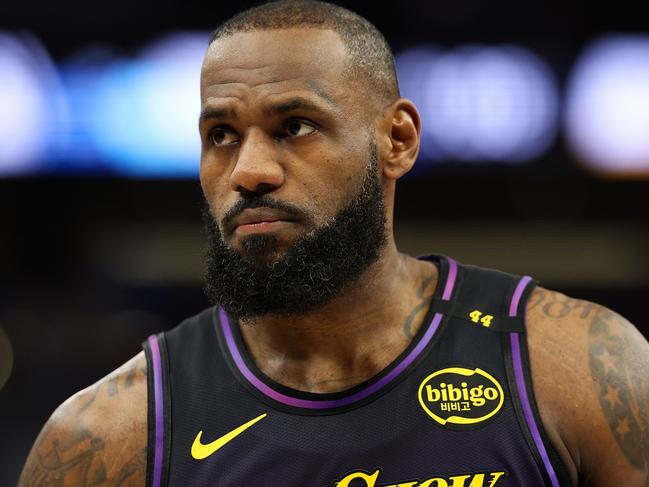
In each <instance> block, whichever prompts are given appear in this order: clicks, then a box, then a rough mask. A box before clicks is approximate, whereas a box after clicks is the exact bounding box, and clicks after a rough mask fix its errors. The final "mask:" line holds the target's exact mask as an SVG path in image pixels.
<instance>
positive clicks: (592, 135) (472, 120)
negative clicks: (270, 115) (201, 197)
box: [0, 32, 649, 178]
mask: <svg viewBox="0 0 649 487" xmlns="http://www.w3.org/2000/svg"><path fill="white" fill-rule="evenodd" d="M208 36H209V34H208V33H205V32H200V33H187V32H175V33H169V34H167V35H165V36H163V37H162V38H160V39H158V40H156V41H154V42H152V43H151V44H149V45H147V46H145V47H144V48H143V49H141V50H140V51H138V52H137V53H136V54H135V55H134V56H131V57H128V58H127V57H125V56H124V55H120V54H118V53H116V52H115V51H114V49H113V48H111V47H110V46H89V47H85V48H83V49H81V50H80V51H79V52H78V53H77V54H76V55H74V56H72V57H69V58H67V59H66V60H64V61H63V62H62V63H61V64H60V66H59V67H58V69H57V67H55V66H54V64H53V63H52V61H51V60H50V59H49V57H48V55H47V53H46V51H45V49H44V48H43V47H42V46H41V45H40V44H39V43H38V41H36V40H35V39H34V38H33V37H31V36H30V35H25V34H21V35H20V36H17V35H13V34H8V33H3V32H0V80H1V84H0V108H1V109H0V176H16V175H18V176H20V175H34V174H36V175H44V174H45V175H46V174H55V173H62V172H63V173H65V172H68V173H73V174H74V173H83V174H85V173H89V174H118V175H122V176H126V177H133V178H159V177H163V178H196V177H197V175H198V168H199V157H200V139H199V135H198V130H197V117H198V114H199V110H200V96H199V76H200V67H201V63H202V59H203V55H204V53H205V50H206V48H207V39H208ZM396 65H397V73H398V78H399V85H400V87H401V92H402V95H403V96H405V97H407V98H410V99H412V100H413V101H414V102H415V104H416V105H417V107H418V108H419V110H420V113H421V116H422V146H421V157H420V163H419V164H418V165H417V168H422V167H426V166H431V165H432V163H441V162H443V163H446V164H458V163H459V164H463V163H470V164H480V163H494V162H495V163H511V164H520V163H524V162H526V161H530V160H534V159H536V158H538V157H540V156H542V155H543V154H545V153H546V152H547V151H548V149H549V148H550V147H551V146H552V144H553V143H554V142H555V140H556V135H557V132H558V125H559V117H560V116H559V113H560V112H561V111H562V110H564V113H565V116H564V120H563V123H564V125H563V127H564V130H565V134H566V138H567V141H568V144H569V146H570V148H571V149H572V150H573V151H574V153H575V154H576V156H577V158H578V159H579V160H580V161H582V162H583V163H584V164H586V165H587V166H588V167H590V168H592V169H594V170H595V171H596V172H599V173H603V174H611V175H615V176H625V175H638V174H649V36H647V35H644V36H609V37H605V38H602V39H600V40H598V41H596V42H595V43H593V44H592V45H591V46H590V47H589V48H587V49H586V50H585V52H584V53H583V55H582V56H581V57H580V59H579V60H578V62H577V64H576V66H575V69H574V70H573V72H572V74H571V76H570V79H569V82H568V88H567V93H566V97H565V107H562V106H561V100H560V96H559V92H558V82H557V80H556V77H555V74H554V73H553V72H552V70H551V68H550V67H549V66H548V65H547V63H546V62H545V61H543V60H542V59H540V58H539V57H538V56H537V55H536V54H534V53H532V52H531V51H530V50H528V49H526V48H524V47H523V46H518V45H501V46H486V45H461V46H458V47H457V48H454V49H450V50H448V49H442V48H441V47H439V46H431V45H417V46H413V47H412V48H411V49H407V50H404V51H402V52H400V53H399V54H398V55H397V57H396Z"/></svg>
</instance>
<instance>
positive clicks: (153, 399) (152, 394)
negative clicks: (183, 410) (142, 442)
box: [142, 333, 171, 487]
mask: <svg viewBox="0 0 649 487" xmlns="http://www.w3.org/2000/svg"><path fill="white" fill-rule="evenodd" d="M142 348H143V349H144V354H145V356H146V369H147V458H146V487H166V486H167V484H168V477H169V455H170V453H171V451H170V446H171V445H170V442H171V430H170V427H171V401H170V397H169V396H170V394H169V391H170V388H169V360H168V356H167V345H166V340H165V337H164V334H162V333H159V334H158V335H151V336H150V337H149V338H148V339H147V340H146V341H145V342H144V343H143V344H142Z"/></svg>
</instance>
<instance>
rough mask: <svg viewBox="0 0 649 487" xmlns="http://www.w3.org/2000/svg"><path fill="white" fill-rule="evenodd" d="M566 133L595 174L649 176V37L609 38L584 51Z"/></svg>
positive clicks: (570, 91) (568, 108)
mask: <svg viewBox="0 0 649 487" xmlns="http://www.w3.org/2000/svg"><path fill="white" fill-rule="evenodd" d="M565 130H566V135H567V139H568V142H569V143H570V145H571V147H572V149H573V150H574V152H575V153H576V154H577V156H578V157H579V158H580V159H581V160H582V162H583V163H584V164H586V165H587V166H588V167H590V168H592V169H594V170H595V171H597V172H602V173H606V174H610V175H613V176H624V175H637V174H639V173H644V174H649V36H646V35H645V36H612V37H605V38H602V39H600V40H597V41H595V42H594V43H593V44H592V45H591V46H589V47H588V48H587V49H586V50H585V52H584V53H583V54H582V55H581V57H580V58H579V60H578V62H577V65H576V67H575V68H574V71H573V73H572V75H571V78H570V81H569V84H568V91H567V99H566V115H565Z"/></svg>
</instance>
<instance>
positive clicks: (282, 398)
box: [219, 258, 457, 409]
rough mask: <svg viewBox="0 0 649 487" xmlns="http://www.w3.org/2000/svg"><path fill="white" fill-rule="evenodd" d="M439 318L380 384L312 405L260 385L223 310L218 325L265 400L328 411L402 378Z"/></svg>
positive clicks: (451, 278)
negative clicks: (402, 374)
mask: <svg viewBox="0 0 649 487" xmlns="http://www.w3.org/2000/svg"><path fill="white" fill-rule="evenodd" d="M448 264H449V271H448V277H447V278H446V284H445V286H444V293H443V295H442V299H444V300H446V301H448V300H449V299H450V297H451V294H452V293H453V288H454V286H455V278H456V276H457V263H456V262H455V261H454V260H453V259H451V258H448ZM442 318H443V315H442V314H441V313H435V315H434V316H433V319H432V320H431V322H430V324H429V325H428V329H427V330H426V332H425V333H424V335H423V336H422V337H421V339H420V340H419V342H418V343H417V345H415V347H414V348H413V349H412V350H411V351H410V353H409V354H408V355H407V356H406V357H405V358H404V359H403V360H402V361H401V362H399V363H398V364H397V365H396V367H394V368H393V369H392V370H391V371H390V372H388V373H387V374H386V375H385V376H384V377H382V378H381V379H380V380H378V381H376V382H374V383H373V384H370V385H369V386H367V387H366V388H364V389H361V390H360V391H357V392H355V393H354V394H351V395H349V396H346V397H343V398H340V399H331V400H318V401H314V400H309V399H298V398H296V397H291V396H287V395H286V394H282V393H280V392H277V391H276V390H275V389H273V388H272V387H270V386H269V385H268V384H266V383H264V382H263V381H261V380H260V379H259V378H258V377H257V376H256V375H255V374H254V373H253V372H252V371H251V370H250V369H249V368H248V366H247V365H246V363H245V361H244V359H243V357H242V356H241V353H240V352H239V348H238V347H237V344H236V341H235V339H234V335H233V334H232V326H231V325H230V319H229V318H228V315H227V313H226V312H225V311H224V310H223V308H219V321H220V323H221V329H222V330H223V336H224V337H225V342H226V344H227V346H228V349H229V351H230V355H231V356H232V359H233V360H234V363H235V365H236V366H237V368H238V369H239V372H241V374H242V375H243V376H244V377H245V378H246V380H247V381H248V382H250V383H251V384H252V385H253V386H254V387H255V388H256V389H257V390H259V391H260V392H262V393H263V394H265V395H266V396H268V397H270V398H271V399H273V400H275V401H277V402H280V403H282V404H286V405H287V406H293V407H299V408H307V409H328V408H337V407H343V406H348V405H350V404H353V403H355V402H357V401H360V400H362V399H365V398H366V397H368V396H370V395H371V394H373V393H374V392H376V391H378V390H379V389H381V388H382V387H384V386H385V385H387V384H389V383H390V382H391V381H392V380H394V379H395V378H396V377H397V376H398V375H399V374H401V372H403V371H404V370H405V369H407V368H408V366H410V364H412V363H413V362H414V361H415V359H416V358H417V357H418V356H419V355H420V354H421V353H422V352H423V350H424V349H425V348H426V346H427V345H428V344H429V343H430V341H431V339H432V338H433V336H434V335H435V332H436V331H437V328H438V327H439V324H440V323H441V321H442Z"/></svg>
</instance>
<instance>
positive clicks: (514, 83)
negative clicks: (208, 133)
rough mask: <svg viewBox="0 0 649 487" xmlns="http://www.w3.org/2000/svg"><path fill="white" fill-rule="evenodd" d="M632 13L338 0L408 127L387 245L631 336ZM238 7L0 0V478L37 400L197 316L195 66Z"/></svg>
mask: <svg viewBox="0 0 649 487" xmlns="http://www.w3.org/2000/svg"><path fill="white" fill-rule="evenodd" d="M641 4H642V2H634V1H631V0H618V1H616V2H604V3H603V4H601V6H599V7H596V6H595V4H594V3H593V2H585V1H582V2H557V1H554V2H547V1H541V0H534V1H531V2H521V1H517V0H516V1H515V0H497V1H495V2H485V1H481V0H452V1H451V0H441V1H435V2H431V1H428V0H410V1H408V2H384V3H383V2H371V1H356V2H343V5H344V6H347V7H349V8H352V9H353V10H356V11H357V12H359V13H361V14H362V15H364V16H366V17H367V18H369V19H370V20H371V21H373V22H374V23H375V24H376V25H377V26H378V27H379V29H380V30H381V31H383V32H384V33H385V35H386V37H387V39H388V41H389V42H390V43H391V45H392V47H393V49H394V52H395V54H396V57H397V66H398V72H399V79H400V84H401V89H402V93H403V95H404V96H406V97H409V98H411V99H413V100H414V101H415V102H416V103H417V104H418V106H419V108H420V110H421V113H422V119H423V125H424V128H423V141H422V151H421V156H420V160H419V162H418V166H417V167H416V170H415V171H414V172H413V173H411V174H410V175H409V176H408V177H407V178H406V179H405V180H403V181H402V182H400V183H399V185H398V193H397V203H396V233H397V243H398V244H399V246H400V248H401V250H403V251H406V252H409V253H412V254H422V253H429V252H435V253H445V254H448V255H451V256H453V257H454V258H456V259H458V260H460V261H462V262H465V263H472V264H478V265H482V266H488V267H495V268H499V269H502V270H506V271H509V272H513V273H518V274H530V275H532V276H534V277H536V278H537V279H539V280H540V281H541V283H542V284H543V285H545V286H546V287H550V288H554V289H558V290H560V291H563V292H565V293H567V294H569V295H571V296H574V297H578V298H585V299H589V300H593V301H596V302H599V303H602V304H604V305H607V306H609V307H611V308H613V309H615V310H617V311H618V312H619V313H621V314H623V315H624V316H626V317H627V318H628V319H629V320H631V321H632V322H634V323H635V324H636V325H637V326H638V327H639V328H640V330H641V331H642V332H643V333H644V334H645V335H648V334H649V321H648V319H647V301H648V299H649V295H648V291H649V225H648V219H647V217H648V216H649V10H648V8H647V6H646V5H647V4H646V3H644V4H643V5H644V6H641ZM251 5H253V2H214V3H211V4H210V3H205V2H197V1H194V0H190V1H185V2H182V3H181V2H177V3H170V2H155V3H154V2H133V1H126V0H113V1H112V2H105V3H97V2H81V1H76V0H75V1H72V0H65V1H58V2H47V1H44V0H37V1H32V2H24V1H23V2H19V1H16V0H9V1H4V2H1V3H0V485H1V486H12V485H15V484H16V482H17V479H18V475H19V472H20V468H21V466H22V463H23V462H24V460H25V457H26V456H27V453H28V451H29V448H30V446H31V444H32V442H33V441H34V439H35V437H36V435H37V433H38V431H39V429H40V427H41V426H42V425H43V423H44V422H45V421H46V420H47V418H48V416H49V415H50V414H51V412H52V411H53V410H54V409H55V408H56V406H57V405H58V404H60V403H61V402H62V401H63V400H64V399H66V398H67V397H69V396H70V395H71V394H73V393H74V392H75V391H77V390H79V389H81V388H84V387H86V386H88V385H89V384H91V383H92V382H94V381H96V380H97V379H99V378H100V377H102V376H104V375H105V374H107V373H108V372H109V371H111V370H112V369H114V368H116V367H117V366H119V365H120V364H121V363H123V362H124V361H126V360H127V359H128V358H129V357H131V356H133V355H134V354H136V353H137V352H138V350H139V348H140V342H141V341H142V340H144V339H145V338H146V336H147V335H148V334H150V333H153V332H156V331H160V330H164V329H168V328H170V327H172V326H174V325H175V324H176V323H178V322H179V320H181V319H183V318H184V317H187V316H189V315H191V314H194V313H195V312H197V311H199V310H200V309H202V308H203V307H205V306H207V305H208V303H207V301H206V298H205V297H204V295H203V293H202V289H201V278H202V270H203V264H202V259H203V250H204V243H203V242H204V239H203V236H202V235H201V230H200V204H201V198H200V188H199V185H198V182H197V171H198V154H199V139H198V133H197V128H196V126H197V115H198V110H199V100H198V79H199V69H200V62H201V57H202V55H203V52H204V50H205V47H206V41H207V38H208V36H209V32H210V31H211V30H212V29H213V28H214V27H215V26H216V25H217V24H218V23H219V22H220V21H221V20H223V19H225V18H226V17H228V16H230V15H232V14H234V13H235V12H237V11H239V10H242V9H244V8H246V7H249V6H251ZM551 312H555V313H558V314H560V313H561V304H560V303H558V304H557V305H556V308H555V309H554V310H552V311H551Z"/></svg>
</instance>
